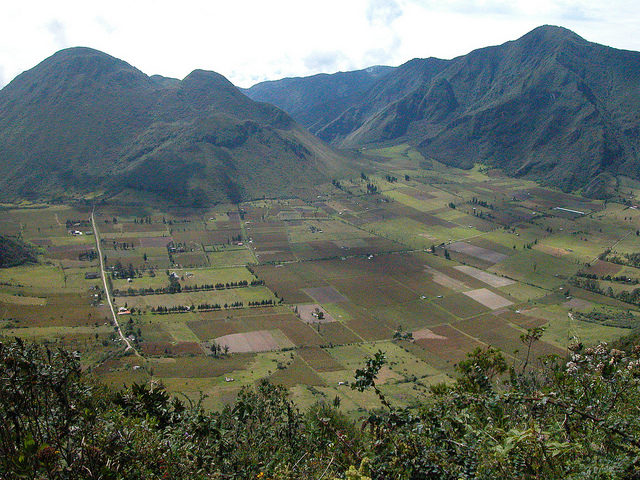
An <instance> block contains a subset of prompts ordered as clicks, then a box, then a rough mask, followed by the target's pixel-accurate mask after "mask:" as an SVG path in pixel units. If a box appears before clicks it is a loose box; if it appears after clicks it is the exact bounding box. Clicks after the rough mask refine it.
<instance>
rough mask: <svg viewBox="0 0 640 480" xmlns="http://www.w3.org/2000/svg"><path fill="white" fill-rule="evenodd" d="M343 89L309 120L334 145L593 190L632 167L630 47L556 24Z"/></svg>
mask: <svg viewBox="0 0 640 480" xmlns="http://www.w3.org/2000/svg"><path fill="white" fill-rule="evenodd" d="M312 78H313V77H312ZM304 80H305V79H300V80H299V81H298V89H303V87H302V85H303V84H304ZM283 82H284V81H283ZM309 85H311V82H310V83H309ZM253 97H254V98H256V99H260V98H261V96H260V95H253ZM345 97H346V98H349V99H350V103H349V104H348V105H344V111H343V112H342V113H340V114H339V115H337V116H336V117H335V118H334V119H332V120H330V121H327V122H326V123H325V124H324V125H314V130H315V131H316V132H317V134H318V136H320V137H321V138H323V139H325V140H328V141H330V142H332V143H333V144H335V145H338V146H343V147H359V146H365V145H371V144H380V143H386V142H392V143H398V142H405V141H406V142H409V143H411V144H413V145H416V146H417V147H419V148H420V149H421V150H422V151H423V152H424V153H425V154H426V155H428V156H430V157H432V158H436V159H438V160H440V161H443V162H445V163H448V164H453V165H457V166H463V167H467V166H470V165H472V164H473V163H474V162H477V161H482V162H486V163H489V164H491V165H495V166H499V167H502V168H504V169H505V170H506V171H507V172H509V173H511V174H514V175H528V176H531V177H533V178H537V179H544V180H545V181H548V182H550V183H553V184H555V185H558V186H560V187H563V188H566V189H574V188H580V187H584V188H585V189H586V192H587V193H590V194H593V195H598V194H600V193H602V192H601V187H602V186H603V185H604V184H606V183H607V180H608V179H610V178H611V176H612V175H616V174H619V173H622V174H625V175H630V176H634V177H636V178H639V177H640V156H639V152H640V108H639V107H640V53H638V52H629V51H623V50H616V49H614V48H609V47H605V46H602V45H598V44H595V43H591V42H588V41H586V40H584V39H583V38H581V37H579V36H578V35H576V34H575V33H573V32H571V31H569V30H566V29H564V28H560V27H553V26H543V27H539V28H537V29H535V30H533V31H532V32H530V33H528V34H526V35H524V36H523V37H521V38H520V39H518V40H515V41H511V42H507V43H505V44H503V45H499V46H495V47H487V48H482V49H479V50H475V51H473V52H471V53H469V54H468V55H464V56H461V57H458V58H455V59H453V60H437V59H432V58H429V59H415V60H412V61H410V62H408V63H406V64H404V65H402V66H400V67H397V68H395V69H394V70H392V71H390V72H389V73H387V74H386V75H385V76H384V77H381V78H379V79H377V80H376V81H375V82H373V83H372V84H370V85H368V86H367V89H366V90H365V91H364V92H363V93H358V94H355V95H353V96H349V95H348V92H346V93H345ZM327 101H328V102H331V101H332V99H331V98H328V100H327ZM320 103H321V102H320ZM283 108H285V109H287V108H288V107H286V106H284V105H283ZM296 115H298V117H299V118H306V116H307V115H308V114H307V113H305V112H297V113H296Z"/></svg>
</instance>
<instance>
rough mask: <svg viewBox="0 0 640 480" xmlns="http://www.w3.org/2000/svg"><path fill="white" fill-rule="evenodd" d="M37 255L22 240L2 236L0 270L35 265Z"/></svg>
mask: <svg viewBox="0 0 640 480" xmlns="http://www.w3.org/2000/svg"><path fill="white" fill-rule="evenodd" d="M35 253H36V252H35V250H34V249H33V248H32V247H30V246H28V245H27V244H25V243H24V242H23V241H22V240H21V239H18V238H10V237H5V236H3V235H0V268H7V267H16V266H18V265H23V264H25V263H35V262H36V261H37V258H36V254H35Z"/></svg>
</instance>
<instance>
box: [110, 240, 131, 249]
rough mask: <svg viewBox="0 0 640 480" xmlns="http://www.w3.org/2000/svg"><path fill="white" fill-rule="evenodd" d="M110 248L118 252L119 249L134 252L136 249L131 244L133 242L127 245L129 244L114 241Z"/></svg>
mask: <svg viewBox="0 0 640 480" xmlns="http://www.w3.org/2000/svg"><path fill="white" fill-rule="evenodd" d="M111 247H112V248H113V249H114V250H118V249H120V250H129V249H131V250H135V249H136V247H135V245H134V244H133V242H131V243H129V242H116V241H115V240H114V241H113V242H112V243H111Z"/></svg>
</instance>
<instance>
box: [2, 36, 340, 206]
mask: <svg viewBox="0 0 640 480" xmlns="http://www.w3.org/2000/svg"><path fill="white" fill-rule="evenodd" d="M340 161H341V158H340V156H339V154H337V153H336V152H335V151H334V150H332V149H331V148H329V147H328V146H326V145H325V144H324V143H323V142H321V141H319V140H318V139H317V138H315V137H313V136H312V135H311V134H310V133H309V132H307V131H306V130H304V129H303V128H301V127H300V126H299V125H298V124H296V122H295V121H293V120H292V119H291V118H290V117H289V116H288V115H287V114H286V113H284V112H283V111H282V110H279V109H278V108H276V107H274V106H271V105H267V104H264V103H258V102H254V101H253V100H251V99H249V98H248V97H247V96H245V95H244V94H242V93H241V92H240V91H239V90H238V89H237V88H236V87H234V86H233V85H232V84H231V83H230V82H229V81H228V80H227V79H225V78H224V77H223V76H221V75H219V74H217V73H214V72H206V71H202V70H196V71H194V72H192V73H191V74H190V75H189V76H187V77H186V78H185V79H184V80H182V81H180V80H176V79H171V78H165V77H161V76H158V75H156V76H153V77H148V76H147V75H145V74H143V73H142V72H140V71H139V70H137V69H135V68H134V67H132V66H131V65H129V64H127V63H125V62H123V61H121V60H118V59H116V58H113V57H111V56H109V55H106V54H104V53H102V52H99V51H96V50H92V49H88V48H72V49H67V50H63V51H61V52H58V53H56V54H55V55H53V56H52V57H50V58H48V59H46V60H45V61H43V62H42V63H40V64H39V65H37V66H36V67H34V68H33V69H31V70H29V71H27V72H25V73H23V74H22V75H20V76H18V77H17V78H16V79H15V80H14V81H13V82H11V83H10V84H9V85H7V86H6V87H5V88H4V89H2V90H1V91H0V172H2V175H1V178H0V191H1V192H2V196H3V197H5V198H6V197H10V196H12V195H19V196H27V197H28V196H33V197H42V196H47V195H55V194H56V193H59V192H63V191H68V190H69V189H71V190H77V191H100V190H103V191H107V192H110V193H117V192H119V191H121V190H127V189H132V190H139V191H145V192H150V193H152V194H155V195H159V196H161V197H163V198H165V199H169V200H170V201H172V202H174V203H178V204H187V205H191V204H196V205H197V204H201V203H203V202H206V201H227V200H233V201H237V200H240V199H247V198H255V197H261V196H263V195H267V196H270V195H283V194H286V193H288V192H292V191H294V190H295V189H296V188H297V187H298V186H300V184H301V183H305V182H309V181H316V180H319V179H324V178H326V175H327V174H328V172H330V171H333V170H334V169H335V168H336V167H337V166H338V164H339V162H340Z"/></svg>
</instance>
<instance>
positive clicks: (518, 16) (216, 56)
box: [0, 0, 640, 87]
mask: <svg viewBox="0 0 640 480" xmlns="http://www.w3.org/2000/svg"><path fill="white" fill-rule="evenodd" d="M637 6H638V5H637V0H608V1H606V2H605V1H604V0H582V1H580V0H530V1H524V0H448V1H447V0H323V1H321V2H317V1H314V2H311V1H307V0H266V1H265V0H231V1H224V2H223V1H220V0H208V1H205V0H181V1H180V2H178V1H175V0H172V1H166V0H127V1H122V0H109V1H100V0H93V1H92V0H82V1H76V0H58V1H55V2H53V1H51V0H46V1H39V0H22V1H21V2H6V3H5V4H3V5H2V10H1V11H0V87H1V86H4V85H5V84H7V83H8V82H10V81H11V80H12V79H13V78H14V77H15V76H16V75H18V74H19V73H21V72H22V71H24V70H27V69H29V68H32V67H33V66H35V65H36V64H38V63H39V62H41V61H42V60H44V59H45V58H47V57H48V56H50V55H52V54H53V53H55V52H56V51H58V50H61V49H63V48H67V47H73V46H86V47H92V48H95V49H98V50H102V51H103V52H106V53H108V54H110V55H113V56H115V57H118V58H120V59H122V60H125V61H126V62H128V63H130V64H131V65H133V66H135V67H137V68H138V69H140V70H142V71H143V72H144V73H146V74H148V75H152V74H160V75H164V76H168V77H175V78H184V77H185V76H186V75H188V74H189V73H190V72H191V71H192V70H194V69H196V68H202V69H205V70H214V71H216V72H219V73H221V74H223V75H225V76H226V77H227V78H228V79H229V80H231V81H232V82H233V83H234V84H236V85H237V86H240V87H249V86H251V85H253V84H255V83H258V82H260V81H264V80H275V79H279V78H283V77H291V76H307V75H313V74H316V73H333V72H336V71H347V70H356V69H360V68H366V67H368V66H372V65H394V66H395V65H400V64H402V63H404V62H406V61H408V60H410V59H412V58H416V57H421V58H424V57H439V58H453V57H455V56H458V55H464V54H466V53H468V52H470V51H471V50H473V49H476V48H481V47H485V46H488V45H497V44H500V43H504V42H505V41H508V40H514V39H516V38H518V37H520V36H522V35H524V34H525V33H527V32H528V31H530V30H532V29H533V28H535V27H537V26H539V25H544V24H551V25H560V26H563V27H566V28H569V29H570V30H573V31H574V32H576V33H577V34H579V35H581V36H582V37H584V38H586V39H587V40H590V41H593V42H597V43H602V44H605V45H609V46H612V47H616V48H622V49H628V50H638V51H640V35H638V27H639V26H640V9H639V8H637Z"/></svg>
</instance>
